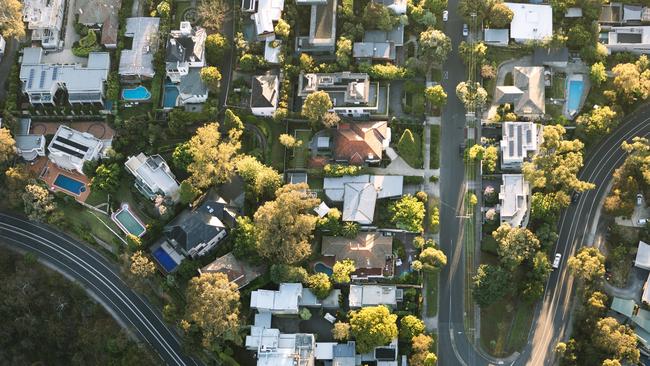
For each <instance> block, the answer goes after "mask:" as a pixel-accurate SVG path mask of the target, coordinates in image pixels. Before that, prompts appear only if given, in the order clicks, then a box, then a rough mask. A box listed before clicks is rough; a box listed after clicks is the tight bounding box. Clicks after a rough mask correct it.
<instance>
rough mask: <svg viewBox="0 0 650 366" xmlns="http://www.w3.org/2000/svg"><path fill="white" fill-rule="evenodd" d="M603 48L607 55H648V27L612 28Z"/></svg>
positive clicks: (649, 46)
mask: <svg viewBox="0 0 650 366" xmlns="http://www.w3.org/2000/svg"><path fill="white" fill-rule="evenodd" d="M605 47H607V51H608V52H609V53H612V52H632V53H636V54H643V53H650V26H636V27H612V28H611V29H610V30H609V33H607V44H605Z"/></svg>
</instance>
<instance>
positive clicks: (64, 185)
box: [54, 174, 86, 196]
mask: <svg viewBox="0 0 650 366" xmlns="http://www.w3.org/2000/svg"><path fill="white" fill-rule="evenodd" d="M54 185H55V186H57V187H59V188H61V189H63V190H66V191H68V192H70V193H72V194H74V195H77V196H78V195H80V194H82V193H83V192H85V191H86V184H84V182H80V181H78V180H76V179H72V178H70V177H68V176H67V175H63V174H59V175H58V176H57V177H56V179H55V180H54Z"/></svg>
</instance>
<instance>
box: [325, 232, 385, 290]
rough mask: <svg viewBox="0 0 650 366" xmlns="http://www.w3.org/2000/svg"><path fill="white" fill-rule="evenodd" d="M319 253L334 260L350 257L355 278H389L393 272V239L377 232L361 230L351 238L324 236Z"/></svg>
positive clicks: (353, 277)
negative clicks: (354, 268) (353, 266)
mask: <svg viewBox="0 0 650 366" xmlns="http://www.w3.org/2000/svg"><path fill="white" fill-rule="evenodd" d="M321 254H322V255H323V256H325V257H330V259H332V260H334V261H337V260H343V259H351V260H352V261H353V262H354V265H355V267H356V270H355V271H354V272H353V273H352V279H355V280H364V279H370V278H386V277H387V278H391V277H393V274H394V269H395V263H394V259H393V239H392V237H390V236H384V235H382V234H381V233H378V232H361V233H359V234H358V235H357V236H356V237H355V238H353V239H348V238H344V237H340V236H337V237H334V236H324V237H323V242H322V248H321Z"/></svg>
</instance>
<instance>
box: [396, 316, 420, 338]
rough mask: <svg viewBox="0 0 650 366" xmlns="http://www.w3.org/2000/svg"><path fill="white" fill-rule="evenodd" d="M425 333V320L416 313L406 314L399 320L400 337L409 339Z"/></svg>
mask: <svg viewBox="0 0 650 366" xmlns="http://www.w3.org/2000/svg"><path fill="white" fill-rule="evenodd" d="M422 333H424V322H423V321H422V320H420V319H419V318H418V317H416V316H414V315H410V314H409V315H406V316H404V317H403V318H402V319H401V320H400V321H399V337H400V339H402V340H405V341H408V340H411V339H413V337H415V336H419V335H420V334H422Z"/></svg>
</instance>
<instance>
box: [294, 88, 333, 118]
mask: <svg viewBox="0 0 650 366" xmlns="http://www.w3.org/2000/svg"><path fill="white" fill-rule="evenodd" d="M330 109H332V100H331V99H330V95H329V94H327V93H326V92H324V91H322V90H319V91H316V92H313V93H311V94H309V95H308V96H307V97H306V98H305V101H304V103H303V104H302V112H301V113H302V115H303V116H305V117H306V118H307V119H309V120H310V121H311V122H317V121H319V120H320V119H321V118H323V117H324V116H325V114H326V113H327V112H328V111H329V110H330Z"/></svg>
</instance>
